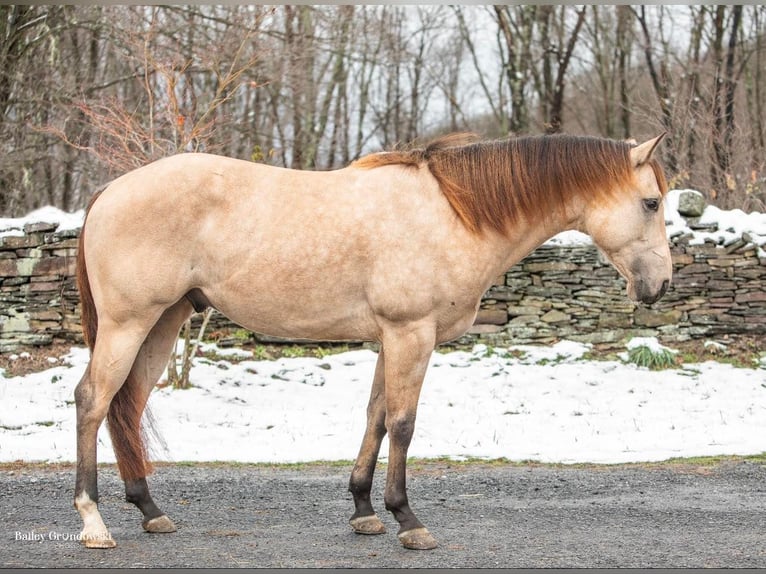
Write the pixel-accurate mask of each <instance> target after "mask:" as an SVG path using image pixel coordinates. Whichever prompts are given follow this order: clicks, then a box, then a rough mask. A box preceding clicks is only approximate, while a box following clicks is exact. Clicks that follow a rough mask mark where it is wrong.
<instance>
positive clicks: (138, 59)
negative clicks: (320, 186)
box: [0, 5, 766, 216]
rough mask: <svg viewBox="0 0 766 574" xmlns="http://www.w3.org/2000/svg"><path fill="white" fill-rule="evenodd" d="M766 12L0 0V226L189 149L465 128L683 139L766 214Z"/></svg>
mask: <svg viewBox="0 0 766 574" xmlns="http://www.w3.org/2000/svg"><path fill="white" fill-rule="evenodd" d="M764 75H766V6H763V5H761V6H731V5H725V6H723V5H721V6H715V5H707V6H632V7H631V6H505V5H504V6H439V5H423V6H394V5H386V6H369V5H368V6H350V5H346V6H327V5H323V6H256V5H247V6H244V5H242V6H237V5H230V6H200V5H194V6H182V5H176V6H64V5H58V6H7V5H3V6H0V110H1V111H2V114H0V150H1V153H0V215H5V216H18V215H20V214H23V213H26V212H28V211H29V210H31V209H33V208H36V207H39V206H41V205H45V204H51V205H55V206H57V207H60V208H63V209H67V210H73V209H76V208H79V207H82V206H83V205H84V204H85V203H86V201H87V198H88V197H89V196H90V194H91V193H92V192H93V191H94V190H95V189H97V188H98V187H100V186H101V185H103V184H104V183H106V182H107V181H109V180H110V179H111V178H113V177H115V176H116V175H119V174H120V173H121V172H123V171H125V170H128V169H131V168H133V167H136V166H138V165H141V164H144V163H146V162H148V161H150V160H153V159H157V158H159V157H162V156H165V155H168V154H173V153H177V152H181V151H188V150H205V151H209V152H216V153H222V154H225V155H229V156H234V157H240V158H244V159H250V160H253V161H260V162H267V163H271V164H275V165H284V166H289V167H296V168H302V169H328V168H333V167H339V166H342V165H345V164H347V163H348V162H349V161H351V160H353V159H354V158H357V157H359V155H360V154H363V153H367V152H370V151H375V150H378V149H381V148H386V147H391V146H394V145H397V144H402V143H405V142H410V141H412V140H416V139H428V138H429V137H432V136H435V135H438V134H441V133H444V132H448V131H458V130H469V131H475V132H478V133H480V134H481V135H483V136H486V137H500V136H506V135H509V134H527V133H543V132H555V131H566V132H570V133H588V134H594V135H603V136H609V137H615V138H624V137H635V138H636V139H639V140H641V139H643V138H648V137H651V136H654V135H657V134H658V133H659V132H661V131H667V132H668V133H669V138H668V143H667V144H664V146H663V148H662V154H663V160H664V163H665V166H666V168H667V171H668V176H669V179H670V180H671V185H672V186H673V187H693V188H696V189H699V190H700V191H702V192H703V193H705V194H706V196H707V199H708V200H709V201H710V202H711V203H714V204H717V205H718V206H720V207H722V208H726V209H730V208H733V207H740V208H742V209H744V210H747V211H749V210H760V211H764V210H766V153H765V152H766V141H765V140H766V78H764Z"/></svg>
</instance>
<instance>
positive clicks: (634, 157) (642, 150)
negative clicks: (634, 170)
mask: <svg viewBox="0 0 766 574" xmlns="http://www.w3.org/2000/svg"><path fill="white" fill-rule="evenodd" d="M666 135H667V132H663V133H661V134H660V135H658V136H657V137H656V138H654V139H651V140H649V141H645V142H644V143H642V144H641V145H637V146H636V147H634V148H633V149H631V150H630V159H631V161H632V162H633V167H638V166H639V165H643V164H645V163H646V162H647V161H649V159H650V158H651V157H652V154H653V153H654V150H655V148H656V147H657V145H658V144H659V143H660V142H661V141H662V139H663V138H664V137H665V136H666Z"/></svg>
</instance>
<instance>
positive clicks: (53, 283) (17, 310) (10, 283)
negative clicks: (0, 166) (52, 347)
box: [0, 222, 82, 352]
mask: <svg viewBox="0 0 766 574" xmlns="http://www.w3.org/2000/svg"><path fill="white" fill-rule="evenodd" d="M57 227H58V224H56V223H44V222H41V223H28V224H26V225H25V226H24V235H19V236H4V237H0V352H4V351H11V350H15V349H16V348H18V346H19V345H47V344H50V343H52V342H53V341H56V340H61V341H70V342H73V343H81V342H82V335H81V332H80V317H79V309H78V307H77V302H78V297H77V289H76V285H75V261H76V256H77V236H78V234H79V230H77V229H75V230H66V231H60V232H57V231H56V228H57Z"/></svg>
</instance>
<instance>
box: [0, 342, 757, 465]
mask: <svg viewBox="0 0 766 574" xmlns="http://www.w3.org/2000/svg"><path fill="white" fill-rule="evenodd" d="M586 350H587V347H585V346H583V345H580V344H578V343H572V342H567V341H564V342H561V343H558V344H557V345H554V346H552V347H530V346H524V347H513V348H512V352H510V353H509V352H507V351H498V350H489V349H487V348H486V347H484V346H483V345H477V346H476V347H475V348H474V349H473V351H471V352H468V351H456V352H451V353H448V354H439V353H434V355H433V357H432V359H431V363H430V367H429V370H428V374H427V376H426V382H425V385H424V387H423V391H422V393H421V398H420V407H419V409H418V420H417V425H416V431H415V437H414V439H413V442H412V446H411V448H410V455H411V456H416V457H441V456H449V457H455V458H462V457H488V458H497V457H506V458H508V459H512V460H530V459H531V460H537V461H544V462H562V463H577V462H597V463H620V462H633V461H655V460H663V459H667V458H671V457H684V456H701V455H718V454H730V455H733V454H740V455H745V454H757V453H761V452H766V384H764V380H765V379H766V378H765V377H764V371H763V368H764V367H766V365H761V368H760V369H759V368H753V369H743V368H734V367H731V366H729V365H723V364H718V363H714V362H706V363H702V364H694V365H684V367H683V368H679V369H674V370H665V371H659V372H655V371H649V370H646V369H643V368H639V367H637V366H635V365H631V364H626V363H622V362H619V361H607V362H604V361H589V360H584V359H582V358H581V356H582V354H583V353H584V352H585V351H586ZM87 359H88V353H87V350H85V349H82V348H73V349H72V351H71V354H70V355H69V356H68V359H67V361H66V362H68V363H69V365H60V366H55V367H53V368H51V369H48V370H46V371H44V372H40V373H35V374H31V375H28V376H25V377H15V378H4V377H3V376H2V373H0V461H4V462H7V461H15V460H18V459H21V460H26V461H38V460H39V461H73V460H75V408H74V404H73V391H74V388H75V385H76V384H77V382H78V380H79V377H80V375H81V374H82V372H83V370H84V368H85V365H86V364H87ZM375 361H376V354H375V353H374V352H373V351H367V350H357V351H350V352H345V353H340V354H336V355H330V356H327V357H325V358H323V359H314V358H284V359H279V360H276V361H256V360H252V359H248V360H244V361H241V362H238V363H236V362H234V361H233V360H224V359H220V360H211V359H207V358H198V359H196V362H195V366H194V368H193V370H192V383H193V385H194V387H193V388H191V389H189V390H174V389H172V388H168V387H165V388H162V389H155V391H154V392H153V394H152V396H151V398H150V406H151V408H152V411H153V413H154V417H155V419H156V421H157V424H158V428H159V430H160V433H161V434H162V436H163V437H164V439H165V441H166V443H167V451H165V452H162V451H160V452H158V453H156V455H155V458H156V459H157V460H168V461H241V462H293V461H313V460H349V459H353V458H355V456H356V453H357V449H358V447H359V444H360V442H361V439H362V434H363V432H364V428H365V408H366V404H367V398H368V394H369V389H370V383H371V380H372V374H373V371H374V368H375ZM99 437H100V438H99V443H100V447H99V460H100V461H103V462H113V461H114V455H113V453H112V450H111V445H110V443H109V438H108V433H107V432H106V430H105V428H103V427H102V429H101V432H100V435H99ZM386 449H387V443H384V446H383V450H382V451H381V453H382V454H383V458H385V453H386V452H387V450H386Z"/></svg>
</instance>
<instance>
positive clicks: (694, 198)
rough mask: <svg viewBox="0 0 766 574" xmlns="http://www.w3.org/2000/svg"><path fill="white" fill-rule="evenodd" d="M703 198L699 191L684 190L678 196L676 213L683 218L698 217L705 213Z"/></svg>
mask: <svg viewBox="0 0 766 574" xmlns="http://www.w3.org/2000/svg"><path fill="white" fill-rule="evenodd" d="M705 204H706V202H705V196H704V195H702V194H701V193H700V192H699V191H695V190H693V189H686V190H684V191H682V192H681V193H680V195H679V196H678V213H680V214H681V215H683V216H684V217H699V216H701V215H702V213H703V212H704V211H705Z"/></svg>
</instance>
